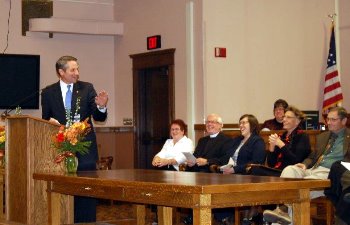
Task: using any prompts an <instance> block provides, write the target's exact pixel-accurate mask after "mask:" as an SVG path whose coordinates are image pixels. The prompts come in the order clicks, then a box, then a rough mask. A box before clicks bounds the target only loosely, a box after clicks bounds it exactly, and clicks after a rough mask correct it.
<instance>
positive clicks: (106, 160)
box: [97, 156, 113, 170]
mask: <svg viewBox="0 0 350 225" xmlns="http://www.w3.org/2000/svg"><path fill="white" fill-rule="evenodd" d="M112 163H113V157H112V156H107V157H101V158H100V160H98V161H97V168H98V169H99V170H110V169H112Z"/></svg>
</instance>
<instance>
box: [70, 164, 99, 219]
mask: <svg viewBox="0 0 350 225" xmlns="http://www.w3.org/2000/svg"><path fill="white" fill-rule="evenodd" d="M88 170H96V163H95V162H92V161H90V162H86V161H80V162H79V165H78V171H88ZM96 206H97V199H96V198H90V197H82V196H74V223H89V222H96Z"/></svg>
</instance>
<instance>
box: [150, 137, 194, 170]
mask: <svg viewBox="0 0 350 225" xmlns="http://www.w3.org/2000/svg"><path fill="white" fill-rule="evenodd" d="M193 151H194V147H193V142H192V140H191V139H189V138H187V137H186V136H183V137H182V138H181V139H180V140H179V141H178V142H176V144H175V145H174V142H173V139H168V140H166V142H165V144H164V145H163V148H162V150H160V152H158V154H157V155H156V156H158V157H160V158H162V159H175V160H176V162H177V164H176V165H173V167H174V168H175V169H176V170H179V165H180V164H181V163H184V162H185V161H186V157H185V156H184V155H183V154H182V152H191V153H193Z"/></svg>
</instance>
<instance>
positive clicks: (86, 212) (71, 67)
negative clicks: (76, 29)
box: [41, 56, 108, 223]
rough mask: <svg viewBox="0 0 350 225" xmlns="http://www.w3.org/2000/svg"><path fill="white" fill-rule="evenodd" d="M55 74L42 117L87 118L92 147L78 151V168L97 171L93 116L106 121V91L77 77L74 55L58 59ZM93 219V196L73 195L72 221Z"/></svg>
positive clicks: (43, 97) (66, 120)
mask: <svg viewBox="0 0 350 225" xmlns="http://www.w3.org/2000/svg"><path fill="white" fill-rule="evenodd" d="M56 73H57V76H58V78H59V81H58V82H56V83H54V84H51V85H49V86H48V87H46V88H45V89H44V90H43V91H42V94H41V107H42V118H43V119H45V120H50V121H53V122H56V123H59V124H63V125H69V124H70V123H74V122H77V121H83V120H85V119H86V118H89V123H90V125H91V128H92V129H91V132H89V134H88V135H87V136H86V140H87V141H91V146H90V148H89V152H88V153H87V154H85V155H80V154H79V153H78V154H77V157H78V162H79V163H78V171H84V170H96V161H97V160H98V152H97V144H96V135H95V132H94V129H93V127H92V119H94V120H95V121H105V120H106V118H107V102H108V94H107V93H106V92H105V91H101V92H99V93H98V94H96V91H95V89H94V87H93V85H92V84H91V83H88V82H83V81H80V80H79V64H78V60H77V59H76V58H75V57H73V56H62V57H61V58H59V59H58V60H57V62H56ZM94 221H96V199H93V198H88V197H78V196H75V197H74V222H75V223H78V222H94Z"/></svg>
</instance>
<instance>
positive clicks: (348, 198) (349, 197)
mask: <svg viewBox="0 0 350 225" xmlns="http://www.w3.org/2000/svg"><path fill="white" fill-rule="evenodd" d="M343 199H344V201H345V202H347V203H350V193H346V194H345V195H344V197H343Z"/></svg>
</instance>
